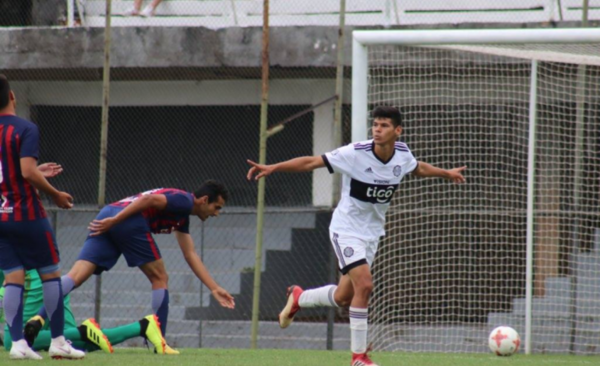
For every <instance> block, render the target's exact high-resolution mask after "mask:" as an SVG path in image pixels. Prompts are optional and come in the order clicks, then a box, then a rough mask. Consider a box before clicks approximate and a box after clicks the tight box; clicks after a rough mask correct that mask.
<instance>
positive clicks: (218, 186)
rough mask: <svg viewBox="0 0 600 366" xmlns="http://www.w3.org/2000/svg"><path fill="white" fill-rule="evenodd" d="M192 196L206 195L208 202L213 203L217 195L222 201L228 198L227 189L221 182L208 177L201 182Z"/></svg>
mask: <svg viewBox="0 0 600 366" xmlns="http://www.w3.org/2000/svg"><path fill="white" fill-rule="evenodd" d="M194 196H195V197H196V198H200V197H202V196H208V203H213V202H215V201H216V200H217V199H218V198H219V196H221V197H222V198H223V200H224V201H227V200H228V199H229V191H228V190H227V188H225V186H224V185H223V184H222V183H219V182H217V181H216V180H212V179H209V180H207V181H206V182H204V183H202V185H201V186H200V188H198V189H197V190H196V191H195V192H194Z"/></svg>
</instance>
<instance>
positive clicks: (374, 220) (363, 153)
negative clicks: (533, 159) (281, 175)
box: [247, 107, 466, 366]
mask: <svg viewBox="0 0 600 366" xmlns="http://www.w3.org/2000/svg"><path fill="white" fill-rule="evenodd" d="M372 132H373V139H372V140H368V141H362V142H359V143H353V144H350V145H347V146H343V147H341V148H339V149H337V150H334V151H332V152H329V153H326V154H324V155H321V156H304V157H299V158H295V159H291V160H287V161H284V162H281V163H278V164H272V165H261V164H257V163H255V162H253V161H250V160H248V163H249V164H250V165H252V167H251V168H250V170H249V171H248V175H247V178H248V180H250V179H252V177H254V179H260V178H262V177H266V176H268V175H270V174H271V173H274V172H308V171H312V170H314V169H318V168H323V167H327V169H328V170H329V172H330V173H335V172H338V173H341V174H343V180H342V194H341V196H342V197H341V200H340V202H339V205H338V206H337V208H336V209H335V211H334V213H333V217H332V219H331V224H330V226H329V234H330V238H331V242H332V244H333V248H334V250H335V253H336V255H337V258H338V263H339V268H340V271H341V272H342V277H341V278H340V281H339V283H338V285H337V286H336V285H327V286H323V287H319V288H316V289H311V290H305V291H303V290H302V288H300V286H296V285H294V286H291V287H290V288H289V289H288V301H287V304H286V306H285V308H284V309H283V311H282V312H281V313H280V314H279V323H280V326H281V327H282V328H287V327H288V326H289V325H290V324H291V323H292V321H293V319H294V315H295V314H296V313H297V312H298V311H299V310H300V309H301V308H309V307H315V306H333V307H348V306H349V307H350V333H351V341H350V342H351V349H352V362H351V365H352V366H377V365H376V364H375V363H373V361H371V359H370V358H369V356H368V355H367V351H368V350H367V318H368V311H367V310H368V309H367V306H368V303H369V297H370V295H371V292H372V290H373V280H372V276H371V265H372V263H373V259H374V258H375V253H376V252H377V245H378V243H379V237H381V236H383V235H385V231H384V225H385V213H386V211H387V209H388V207H389V205H390V202H391V200H392V196H393V194H394V192H395V190H396V188H397V187H398V184H399V183H400V181H402V178H404V176H405V175H406V174H409V173H411V174H413V175H416V176H418V177H439V178H444V179H447V180H449V181H452V182H454V183H464V182H465V178H464V177H463V175H462V172H463V171H464V170H465V169H466V167H464V166H463V167H460V168H455V169H450V170H444V169H440V168H436V167H434V166H432V165H430V164H428V163H425V162H421V161H417V160H416V159H415V158H414V156H413V155H412V153H411V152H410V150H409V149H408V146H406V144H404V143H402V142H398V141H396V140H397V139H398V138H399V137H400V135H401V134H402V118H401V115H400V111H399V110H398V109H396V108H393V107H378V108H375V110H374V111H373V127H372ZM255 174H256V175H255Z"/></svg>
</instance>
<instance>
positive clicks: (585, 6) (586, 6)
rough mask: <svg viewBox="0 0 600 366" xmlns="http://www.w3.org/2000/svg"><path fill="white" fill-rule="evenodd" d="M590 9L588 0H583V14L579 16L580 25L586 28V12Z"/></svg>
mask: <svg viewBox="0 0 600 366" xmlns="http://www.w3.org/2000/svg"><path fill="white" fill-rule="evenodd" d="M589 9H590V0H583V14H582V16H581V26H582V27H583V28H586V27H587V26H588V15H589V14H588V13H589Z"/></svg>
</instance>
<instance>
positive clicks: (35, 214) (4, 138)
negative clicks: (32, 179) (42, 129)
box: [0, 114, 46, 222]
mask: <svg viewBox="0 0 600 366" xmlns="http://www.w3.org/2000/svg"><path fill="white" fill-rule="evenodd" d="M39 139H40V134H39V130H38V127H37V126H36V125H35V124H33V123H31V122H29V121H27V120H25V119H23V118H19V117H17V116H14V115H8V114H4V115H0V156H1V159H0V222H6V221H32V220H37V219H41V218H45V217H46V211H45V210H44V206H43V205H42V202H41V200H40V196H39V195H38V192H37V190H36V189H35V188H34V187H33V186H32V185H31V183H29V182H28V181H27V180H26V179H25V178H23V174H22V172H21V158H26V157H31V158H35V159H36V160H37V158H38V154H39V148H40V144H39Z"/></svg>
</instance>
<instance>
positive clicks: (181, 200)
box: [110, 188, 194, 234]
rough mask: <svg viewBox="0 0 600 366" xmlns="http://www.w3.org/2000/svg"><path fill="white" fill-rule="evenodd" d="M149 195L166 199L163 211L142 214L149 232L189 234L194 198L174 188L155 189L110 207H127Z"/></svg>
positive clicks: (146, 211) (150, 210) (112, 204)
mask: <svg viewBox="0 0 600 366" xmlns="http://www.w3.org/2000/svg"><path fill="white" fill-rule="evenodd" d="M149 194H162V195H164V196H165V197H166V198H167V207H166V208H165V209H163V210H157V209H155V208H150V209H147V210H144V211H143V212H142V215H143V216H144V218H145V219H146V221H147V222H148V226H150V232H152V233H154V234H169V233H171V231H173V230H177V231H179V232H182V233H189V232H190V229H189V227H190V215H191V214H192V208H193V207H194V196H193V195H192V194H191V193H189V192H186V191H182V190H180V189H175V188H156V189H152V190H149V191H146V192H142V193H139V194H136V195H135V196H131V197H127V198H124V199H122V200H120V201H117V202H114V203H111V204H110V205H111V206H117V207H127V206H129V204H130V203H132V202H134V201H135V200H137V199H138V198H140V197H142V196H145V195H149Z"/></svg>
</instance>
